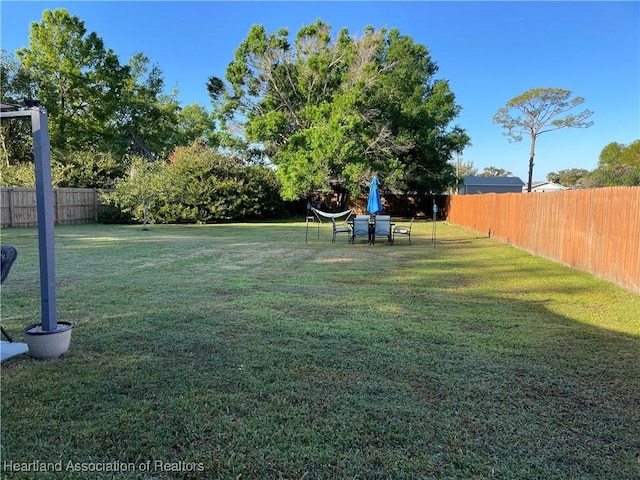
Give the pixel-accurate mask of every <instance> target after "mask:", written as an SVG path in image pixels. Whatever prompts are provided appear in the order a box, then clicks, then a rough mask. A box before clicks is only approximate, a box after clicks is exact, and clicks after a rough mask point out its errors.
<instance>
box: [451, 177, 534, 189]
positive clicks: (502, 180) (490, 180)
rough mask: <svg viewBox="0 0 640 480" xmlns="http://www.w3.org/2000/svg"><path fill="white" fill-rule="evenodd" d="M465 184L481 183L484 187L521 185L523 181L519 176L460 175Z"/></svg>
mask: <svg viewBox="0 0 640 480" xmlns="http://www.w3.org/2000/svg"><path fill="white" fill-rule="evenodd" d="M462 179H463V180H464V183H465V185H481V186H486V187H522V186H523V185H524V182H523V181H522V180H520V178H519V177H471V176H467V177H462Z"/></svg>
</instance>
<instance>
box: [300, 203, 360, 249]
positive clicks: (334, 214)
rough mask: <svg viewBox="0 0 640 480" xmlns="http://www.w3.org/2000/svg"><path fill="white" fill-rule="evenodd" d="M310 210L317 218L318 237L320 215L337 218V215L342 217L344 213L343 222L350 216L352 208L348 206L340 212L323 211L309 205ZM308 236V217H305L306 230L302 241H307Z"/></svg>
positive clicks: (320, 221)
mask: <svg viewBox="0 0 640 480" xmlns="http://www.w3.org/2000/svg"><path fill="white" fill-rule="evenodd" d="M311 210H312V211H313V213H314V214H315V216H316V218H317V219H318V238H320V224H321V223H322V218H321V217H325V218H339V217H344V216H345V215H346V218H345V219H344V222H345V223H346V222H347V220H349V217H350V216H351V214H352V213H353V209H352V208H350V209H349V210H345V211H344V212H340V213H329V212H323V211H322V210H318V209H317V208H313V207H311ZM312 219H313V218H312ZM308 238H309V217H307V231H306V234H305V237H304V243H307V239H308Z"/></svg>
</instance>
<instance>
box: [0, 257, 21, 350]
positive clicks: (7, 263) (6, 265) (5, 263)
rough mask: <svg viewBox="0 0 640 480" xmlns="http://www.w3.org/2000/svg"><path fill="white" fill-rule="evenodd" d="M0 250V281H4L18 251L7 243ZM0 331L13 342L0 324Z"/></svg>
mask: <svg viewBox="0 0 640 480" xmlns="http://www.w3.org/2000/svg"><path fill="white" fill-rule="evenodd" d="M0 250H1V257H2V258H1V262H0V263H1V264H2V265H1V267H2V277H1V278H0V283H4V281H5V280H6V279H7V275H9V270H11V265H13V262H15V261H16V258H17V257H18V251H17V250H16V249H15V248H14V247H10V246H8V245H2V246H1V247H0ZM0 332H2V335H3V336H4V337H6V339H7V340H9V342H13V338H11V335H9V333H8V332H7V331H6V330H5V329H4V328H3V327H2V326H0Z"/></svg>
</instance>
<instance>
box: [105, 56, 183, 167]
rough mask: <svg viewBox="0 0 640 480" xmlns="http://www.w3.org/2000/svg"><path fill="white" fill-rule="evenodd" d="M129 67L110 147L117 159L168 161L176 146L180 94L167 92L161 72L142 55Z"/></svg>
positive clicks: (112, 128) (174, 91)
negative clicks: (141, 158)
mask: <svg viewBox="0 0 640 480" xmlns="http://www.w3.org/2000/svg"><path fill="white" fill-rule="evenodd" d="M127 67H128V70H127V71H128V73H129V75H128V76H127V78H126V79H125V82H124V84H123V88H122V91H121V94H120V96H119V98H118V104H117V106H116V108H115V109H114V117H113V121H112V122H111V124H110V127H111V128H110V136H111V138H110V139H109V141H110V144H111V145H112V146H113V147H112V148H113V149H114V151H115V153H116V155H118V156H123V155H134V156H141V157H145V158H148V159H150V160H153V159H157V158H166V157H168V155H169V154H170V153H171V152H172V151H173V148H174V147H175V144H176V125H177V124H178V112H179V109H180V108H179V104H178V102H177V100H176V95H177V91H176V90H173V91H172V92H170V93H169V94H165V93H164V76H163V73H162V71H161V70H160V68H159V67H158V66H157V65H152V64H151V62H150V59H149V58H148V57H147V56H145V55H144V54H142V53H140V52H138V53H136V54H134V55H133V56H132V57H131V58H130V59H129V62H128V64H127Z"/></svg>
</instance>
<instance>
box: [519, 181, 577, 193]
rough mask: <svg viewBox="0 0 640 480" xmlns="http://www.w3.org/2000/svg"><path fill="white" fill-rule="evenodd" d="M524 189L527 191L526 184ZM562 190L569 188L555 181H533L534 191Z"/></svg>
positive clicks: (532, 187)
mask: <svg viewBox="0 0 640 480" xmlns="http://www.w3.org/2000/svg"><path fill="white" fill-rule="evenodd" d="M522 189H523V191H526V185H525V186H524V187H522ZM560 190H567V187H564V186H562V185H560V184H559V183H554V182H549V181H545V182H531V191H532V192H557V191H560Z"/></svg>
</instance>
